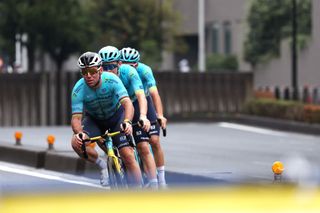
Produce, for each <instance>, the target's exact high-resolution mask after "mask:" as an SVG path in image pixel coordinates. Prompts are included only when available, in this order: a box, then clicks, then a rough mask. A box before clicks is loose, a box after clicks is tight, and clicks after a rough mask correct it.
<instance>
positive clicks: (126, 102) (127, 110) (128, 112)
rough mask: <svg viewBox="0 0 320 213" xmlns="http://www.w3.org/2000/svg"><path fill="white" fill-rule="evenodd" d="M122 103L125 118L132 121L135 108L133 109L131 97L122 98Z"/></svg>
mask: <svg viewBox="0 0 320 213" xmlns="http://www.w3.org/2000/svg"><path fill="white" fill-rule="evenodd" d="M120 103H121V105H122V106H123V108H124V120H129V121H132V118H133V113H134V109H133V105H132V102H131V100H130V98H129V97H123V98H122V99H121V100H120Z"/></svg>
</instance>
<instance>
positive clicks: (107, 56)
mask: <svg viewBox="0 0 320 213" xmlns="http://www.w3.org/2000/svg"><path fill="white" fill-rule="evenodd" d="M99 55H100V57H101V59H102V62H112V61H119V57H120V52H119V50H118V48H116V47H114V46H106V47H103V48H101V49H100V50H99Z"/></svg>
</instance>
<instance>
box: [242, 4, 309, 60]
mask: <svg viewBox="0 0 320 213" xmlns="http://www.w3.org/2000/svg"><path fill="white" fill-rule="evenodd" d="M251 2H252V4H251V8H250V11H249V16H248V24H249V33H248V35H247V39H246V41H245V53H244V55H245V60H246V61H247V62H249V63H250V64H251V65H252V66H255V65H257V64H259V63H263V62H266V61H268V60H269V59H270V58H273V57H277V56H279V53H280V43H281V40H282V39H285V38H289V37H290V36H291V32H292V27H291V23H292V0H281V1H277V0H252V1H251ZM297 8H298V12H297V21H298V45H299V46H300V48H303V47H304V46H305V45H306V42H307V40H308V38H309V36H310V34H311V1H310V0H297Z"/></svg>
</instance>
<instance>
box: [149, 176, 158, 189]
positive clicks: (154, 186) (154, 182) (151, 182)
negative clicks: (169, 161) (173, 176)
mask: <svg viewBox="0 0 320 213" xmlns="http://www.w3.org/2000/svg"><path fill="white" fill-rule="evenodd" d="M148 184H149V187H150V188H152V189H157V188H158V179H157V178H154V179H151V180H149V183H148Z"/></svg>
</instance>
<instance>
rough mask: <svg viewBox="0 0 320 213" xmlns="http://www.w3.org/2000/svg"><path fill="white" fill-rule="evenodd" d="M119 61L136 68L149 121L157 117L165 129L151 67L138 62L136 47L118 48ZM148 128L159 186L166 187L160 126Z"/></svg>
mask: <svg viewBox="0 0 320 213" xmlns="http://www.w3.org/2000/svg"><path fill="white" fill-rule="evenodd" d="M120 61H121V62H122V63H123V64H129V65H131V66H133V67H135V68H136V70H137V72H138V74H139V76H140V79H141V81H142V83H143V87H144V90H145V94H146V95H147V101H148V114H147V118H148V119H149V120H150V121H151V122H155V121H156V120H157V119H159V120H160V122H159V123H160V125H161V128H164V129H165V128H166V126H167V119H166V118H165V117H164V116H163V107H162V101H161V97H160V95H159V92H158V89H157V86H156V80H155V78H154V76H153V73H152V69H151V68H150V67H149V66H147V65H146V64H143V63H141V62H139V61H140V53H139V52H138V51H137V50H136V49H133V48H130V47H127V48H122V49H121V50H120ZM150 96H151V97H150ZM150 129H151V130H150V132H149V135H150V136H151V137H150V144H151V147H152V151H153V153H154V158H155V162H156V166H157V172H158V181H159V186H160V187H163V188H164V187H166V180H165V167H164V154H163V150H162V148H161V145H160V137H159V132H160V128H159V125H158V124H157V125H152V126H151V128H150Z"/></svg>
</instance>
